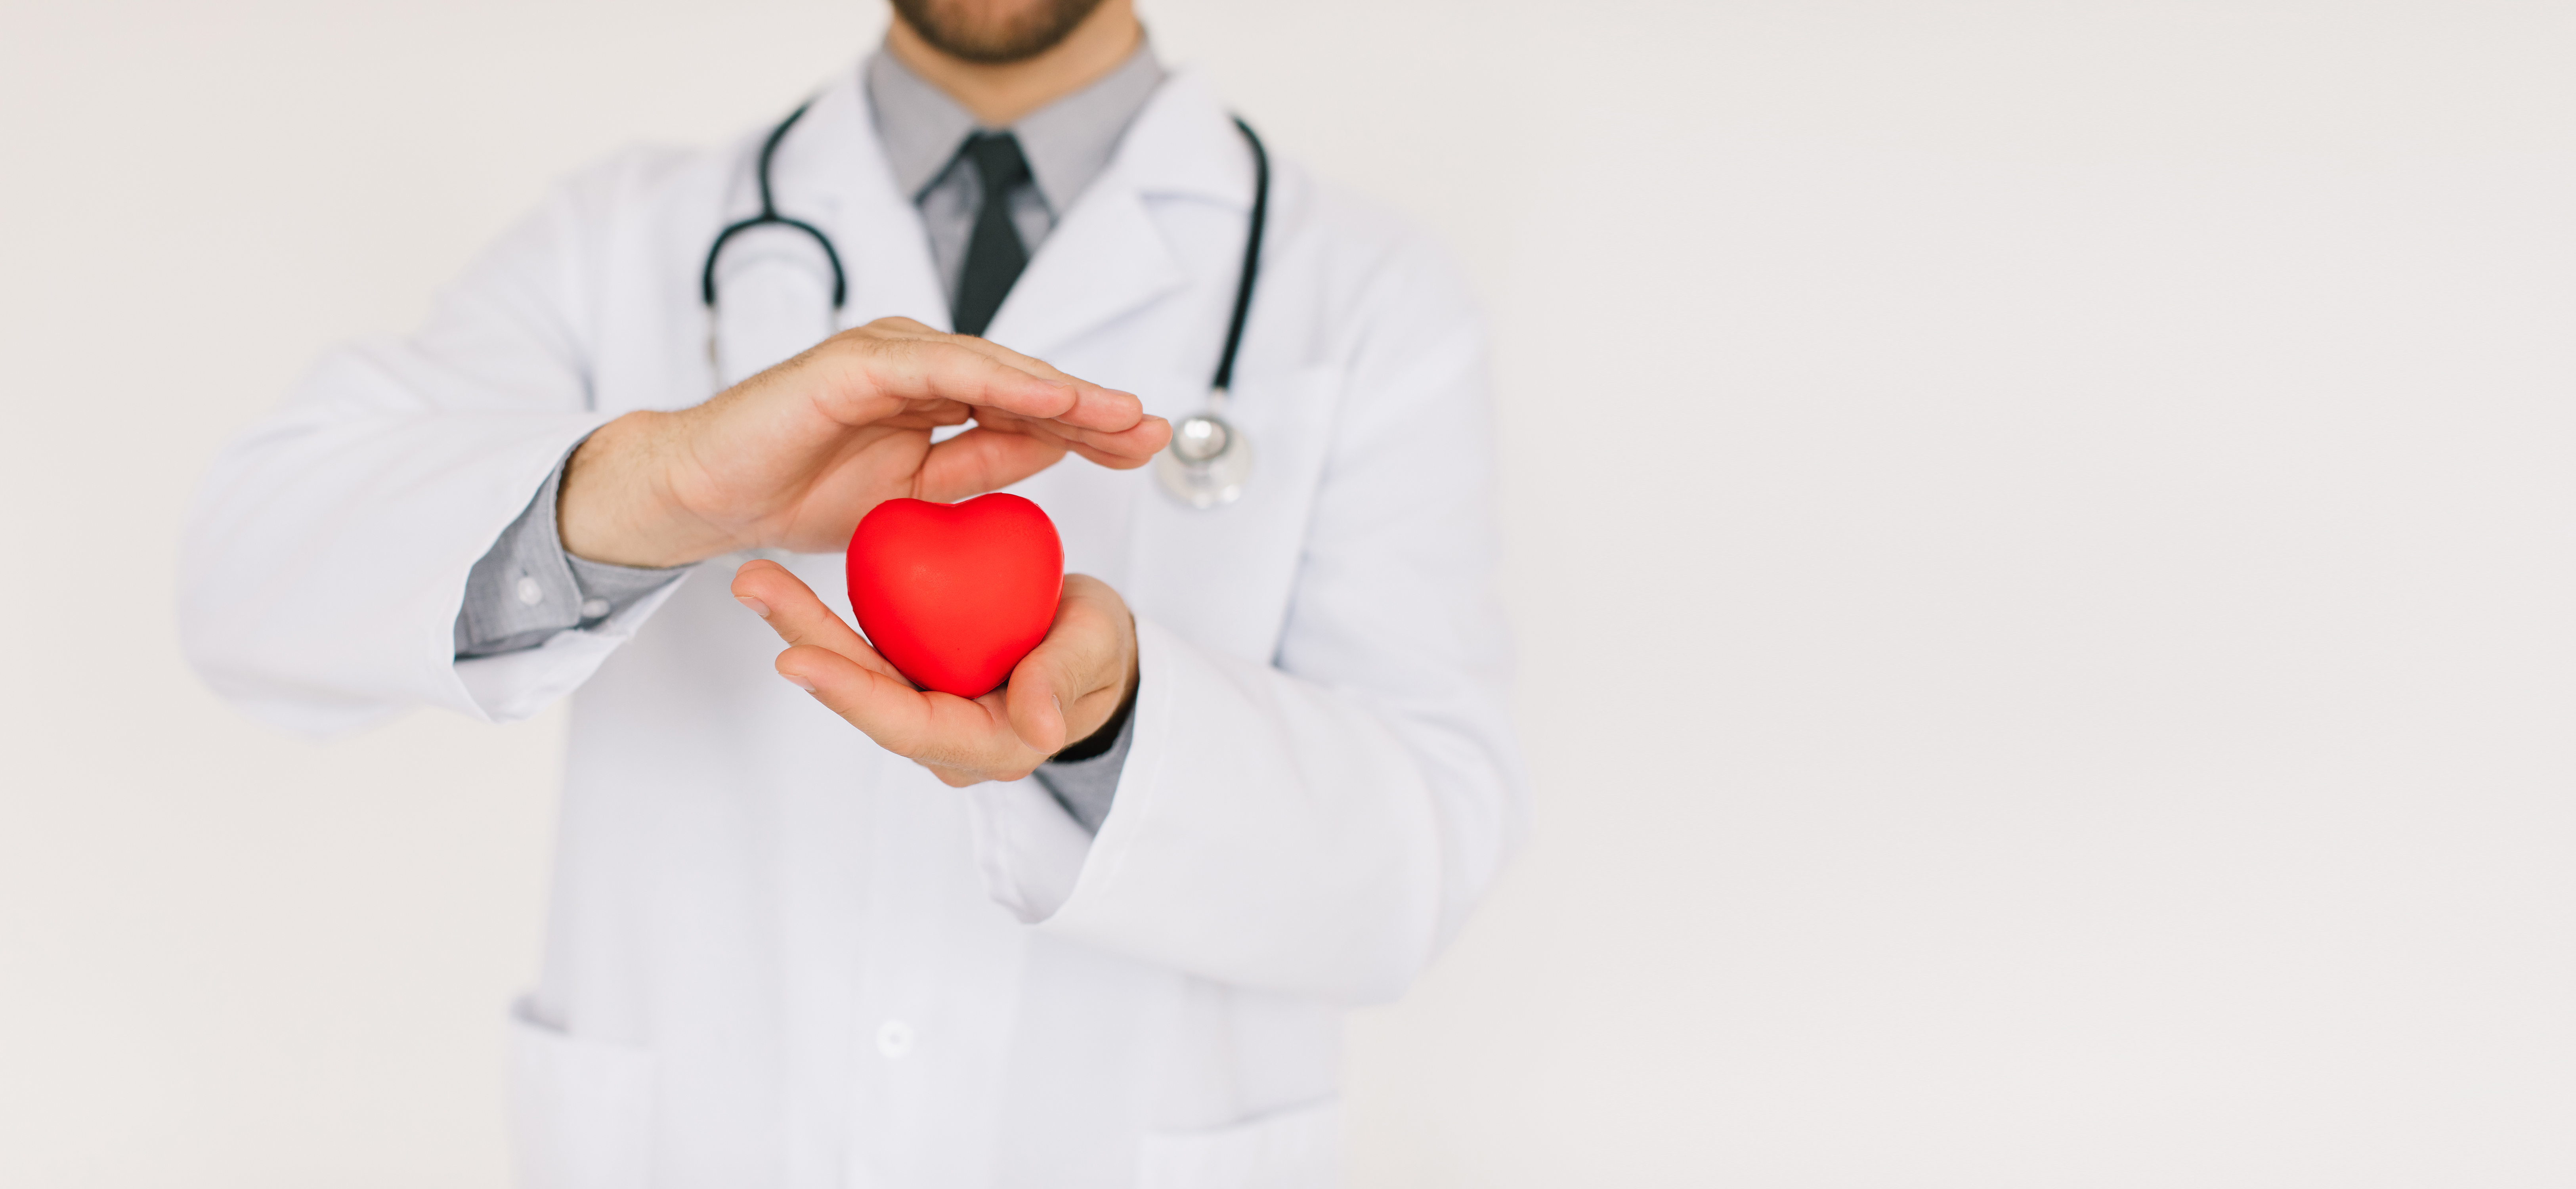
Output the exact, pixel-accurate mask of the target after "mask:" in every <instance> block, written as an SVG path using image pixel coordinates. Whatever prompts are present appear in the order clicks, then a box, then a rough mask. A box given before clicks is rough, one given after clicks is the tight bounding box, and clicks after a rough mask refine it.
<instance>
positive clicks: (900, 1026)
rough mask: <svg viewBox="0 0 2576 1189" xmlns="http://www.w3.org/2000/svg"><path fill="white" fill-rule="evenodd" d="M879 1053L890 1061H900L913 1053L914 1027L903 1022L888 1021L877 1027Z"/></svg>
mask: <svg viewBox="0 0 2576 1189" xmlns="http://www.w3.org/2000/svg"><path fill="white" fill-rule="evenodd" d="M877 1051H878V1052H880V1053H883V1054H885V1055H886V1060H888V1061H900V1060H902V1059H903V1055H904V1054H906V1053H909V1052H911V1051H912V1025H910V1024H907V1023H904V1022H903V1021H901V1020H888V1021H886V1022H885V1023H883V1024H880V1025H878V1026H877Z"/></svg>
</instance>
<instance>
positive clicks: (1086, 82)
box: [886, 0, 1145, 128]
mask: <svg viewBox="0 0 2576 1189" xmlns="http://www.w3.org/2000/svg"><path fill="white" fill-rule="evenodd" d="M1144 41H1145V27H1144V26H1143V25H1141V24H1138V23H1137V21H1136V6H1135V3H1134V0H1103V2H1102V4H1101V5H1100V7H1098V8H1096V9H1093V10H1092V12H1091V15H1090V16H1088V17H1085V18H1083V21H1082V23H1081V24H1079V25H1076V26H1074V28H1073V32H1071V33H1068V34H1066V35H1065V38H1064V40H1062V41H1059V42H1057V43H1055V45H1053V46H1052V47H1049V48H1048V49H1047V51H1046V52H1045V53H1042V54H1039V55H1037V56H1036V57H1034V58H1024V59H1022V60H1020V61H1017V62H1004V63H1000V64H998V65H996V64H992V63H984V62H969V61H966V60H965V59H963V58H956V57H951V56H949V55H947V54H944V53H941V52H940V51H939V50H937V49H936V48H933V47H932V46H931V44H930V43H929V42H927V41H923V40H922V39H921V35H920V34H918V33H915V32H913V30H912V26H910V25H907V24H905V23H904V21H903V18H902V17H900V16H898V17H896V18H895V20H894V23H893V24H892V25H889V26H887V28H886V50H887V52H889V53H892V54H893V55H894V57H895V60H896V61H898V62H901V63H903V64H904V65H905V66H906V67H909V68H910V69H911V70H912V72H913V73H914V74H918V75H920V76H921V77H923V78H925V79H928V80H930V83H931V85H932V86H935V87H938V88H939V89H940V90H942V91H946V92H947V93H948V97H949V98H951V99H955V100H956V101H957V102H958V104H959V105H961V106H963V107H964V108H965V109H966V110H967V111H970V112H973V113H974V114H975V119H976V121H977V122H978V123H981V124H983V125H984V126H985V127H987V128H1003V127H1008V126H1009V125H1011V124H1014V123H1017V122H1018V121H1019V119H1020V117H1022V116H1025V115H1027V114H1029V113H1030V112H1033V111H1036V110H1037V109H1039V108H1041V107H1045V106H1046V105H1048V104H1050V103H1053V102H1055V101H1056V100H1058V99H1062V98H1064V97H1065V96H1067V95H1070V94H1073V93H1074V92H1076V91H1079V90H1081V89H1083V88H1084V87H1087V86H1090V85H1091V84H1092V83H1095V82H1098V81H1099V80H1100V79H1101V78H1103V77H1105V76H1106V75H1108V73H1109V72H1110V71H1113V70H1116V69H1118V66H1119V64H1120V63H1122V62H1125V61H1126V60H1127V56H1128V55H1130V54H1133V53H1135V52H1136V47H1137V46H1139V45H1142V44H1144Z"/></svg>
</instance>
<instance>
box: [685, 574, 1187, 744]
mask: <svg viewBox="0 0 2576 1189" xmlns="http://www.w3.org/2000/svg"><path fill="white" fill-rule="evenodd" d="M733 595H734V597H735V598H736V599H739V600H741V601H742V604H743V606H746V607H749V608H751V610H752V611H753V612H754V613H756V614H758V615H759V616H760V617H761V618H762V619H765V620H768V621H769V626H770V628H771V629H773V630H775V631H776V632H777V633H778V637H779V639H782V640H785V641H786V642H787V643H788V645H789V647H788V649H787V651H785V652H782V653H779V654H778V661H777V667H778V675H779V676H781V677H784V678H786V679H787V680H789V681H791V682H794V683H795V684H796V685H798V686H800V687H802V688H804V689H805V690H806V691H807V692H810V693H812V694H813V695H814V697H815V700H817V701H820V702H821V703H823V705H825V706H827V707H829V708H830V709H831V710H832V712H833V713H835V714H838V715H840V716H841V717H842V718H845V719H848V720H849V723H850V725H851V726H854V727H857V728H858V729H859V730H861V731H863V732H865V733H866V734H867V736H868V738H870V739H874V740H876V741H877V745H878V746H880V747H883V748H885V749H886V750H887V751H891V752H894V753H895V754H897V755H900V756H904V757H906V758H908V759H910V760H912V761H913V762H914V763H917V764H920V765H921V766H922V767H925V768H928V769H930V770H931V772H933V773H935V774H937V775H938V777H939V779H941V780H943V781H946V782H948V784H949V785H951V786H952V787H956V788H964V787H966V786H967V785H970V784H976V783H978V782H981V781H986V780H1018V779H1019V778H1021V777H1023V776H1026V775H1028V774H1029V773H1030V772H1032V771H1035V770H1036V768H1037V766H1038V765H1039V764H1041V763H1043V762H1045V760H1046V758H1047V757H1048V756H1051V755H1054V754H1055V753H1057V752H1059V751H1062V750H1064V749H1065V748H1066V747H1067V746H1068V745H1070V744H1073V743H1076V742H1079V741H1081V740H1082V739H1084V738H1086V737H1088V736H1090V735H1091V734H1092V733H1093V732H1095V731H1098V730H1099V729H1101V727H1103V726H1104V725H1106V724H1107V723H1108V722H1109V719H1110V717H1111V716H1112V715H1113V714H1115V713H1116V712H1117V710H1118V706H1119V704H1120V703H1121V702H1124V701H1125V700H1126V699H1127V697H1128V695H1129V694H1130V693H1131V692H1132V691H1133V690H1134V689H1135V687H1136V619H1135V617H1134V616H1133V615H1130V614H1129V613H1128V611H1127V603H1126V600H1124V599H1121V598H1119V597H1118V592H1117V591H1114V590H1111V589H1110V588H1109V584H1108V583H1106V582H1102V581H1101V580H1099V579H1097V578H1093V577H1091V576H1090V575H1087V574H1067V575H1065V579H1064V597H1063V598H1062V599H1061V600H1059V601H1058V602H1057V604H1056V610H1055V625H1054V626H1053V627H1050V628H1048V629H1047V635H1046V639H1044V640H1042V641H1039V642H1038V646H1037V647H1036V648H1034V649H1032V650H1030V652H1029V654H1028V656H1026V657H1023V658H1021V660H1020V663H1019V665H1018V667H1016V668H1014V669H1012V670H1011V677H1010V680H1009V681H1008V682H1007V683H1005V684H1004V685H1003V687H1002V688H1001V689H998V690H995V691H993V692H992V693H989V694H986V695H984V696H983V697H980V698H975V699H972V700H969V699H966V698H961V697H958V696H956V695H954V694H943V693H939V692H937V691H924V690H919V689H915V688H913V685H912V683H911V682H909V681H906V680H904V678H903V675H902V674H901V673H898V672H896V671H895V667H894V666H893V665H891V664H888V663H886V660H885V658H884V657H882V656H879V655H877V650H876V649H874V648H871V647H869V646H868V642H867V641H866V640H865V639H862V638H861V637H860V635H859V633H858V632H856V631H854V630H852V629H851V627H850V625H849V624H847V623H844V622H842V620H841V617H840V616H838V615H835V614H833V613H832V609H831V608H829V607H826V606H824V605H823V600H821V599H819V598H816V597H815V595H814V591H813V589H812V588H811V587H808V586H806V585H805V583H804V582H803V581H802V580H800V579H798V578H797V577H796V575H794V574H791V573H788V572H787V568H786V567H785V566H781V565H779V564H778V563H777V562H773V561H754V562H746V563H744V565H743V567H742V568H741V569H740V570H737V571H735V572H734V578H733Z"/></svg>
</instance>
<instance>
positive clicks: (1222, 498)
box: [1154, 390, 1252, 509]
mask: <svg viewBox="0 0 2576 1189" xmlns="http://www.w3.org/2000/svg"><path fill="white" fill-rule="evenodd" d="M1224 405H1225V393H1224V392H1223V391H1222V390H1220V391H1218V392H1217V393H1216V394H1215V395H1214V396H1212V397H1210V398H1209V400H1208V407H1207V410H1206V411H1205V412H1201V413H1196V414H1193V415H1191V416H1188V417H1184V418H1182V419H1181V421H1180V424H1178V425H1175V426H1173V427H1172V444H1171V445H1169V446H1166V447H1164V448H1163V452H1162V453H1160V454H1157V455H1155V456H1154V477H1155V478H1156V479H1159V480H1161V481H1162V484H1163V490H1165V491H1168V492H1170V493H1171V494H1172V498H1173V499H1176V500H1179V501H1181V502H1182V503H1184V504H1188V505H1189V506H1191V507H1193V508H1201V509H1205V508H1213V507H1216V506H1217V505H1219V504H1230V503H1233V502H1234V501H1235V500H1236V499H1237V498H1238V497H1240V496H1242V495H1243V481H1244V480H1245V479H1247V478H1249V477H1251V475H1252V443H1251V442H1249V441H1246V440H1245V439H1244V436H1243V431H1241V430H1239V429H1236V428H1235V427H1234V425H1233V424H1232V423H1230V422H1228V421H1227V420H1226V419H1225V418H1223V417H1221V416H1218V415H1217V410H1219V409H1221V408H1223V407H1224Z"/></svg>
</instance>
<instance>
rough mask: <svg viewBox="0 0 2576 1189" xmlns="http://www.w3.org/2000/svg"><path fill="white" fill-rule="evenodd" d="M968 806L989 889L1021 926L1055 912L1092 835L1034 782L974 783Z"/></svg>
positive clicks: (977, 856) (1067, 892)
mask: <svg viewBox="0 0 2576 1189" xmlns="http://www.w3.org/2000/svg"><path fill="white" fill-rule="evenodd" d="M966 804H967V814H966V816H967V821H968V823H969V824H970V826H971V827H972V829H973V831H974V836H975V866H976V869H977V870H978V871H979V872H980V873H981V874H982V875H983V877H984V891H985V893H986V894H987V895H989V896H991V897H992V898H993V901H994V902H995V903H997V904H1000V905H1001V906H1002V907H1004V908H1007V909H1009V910H1010V911H1011V915H1013V916H1015V917H1018V918H1019V919H1020V921H1021V923H1023V924H1034V923H1036V922H1038V921H1043V920H1045V919H1047V918H1048V917H1051V916H1053V915H1055V912H1056V910H1057V909H1059V908H1062V907H1063V906H1064V902H1065V900H1066V899H1067V898H1068V897H1070V896H1072V895H1073V885H1074V882H1075V881H1076V880H1078V879H1079V878H1081V876H1082V864H1083V860H1084V858H1085V857H1087V856H1088V855H1089V854H1090V853H1091V835H1090V833H1089V832H1087V831H1085V830H1084V829H1083V828H1082V826H1081V824H1080V823H1077V822H1075V821H1074V820H1073V818H1072V816H1071V815H1069V814H1067V813H1066V812H1065V810H1064V807H1063V806H1061V805H1059V804H1057V803H1056V799H1055V797H1054V795H1053V794H1051V793H1050V792H1048V791H1047V789H1046V787H1045V786H1044V785H1042V784H1040V783H1039V782H1037V781H1036V780H1015V781H1010V782H1008V783H999V782H996V783H987V784H979V785H976V786H974V787H973V788H970V789H968V790H967V791H966Z"/></svg>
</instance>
